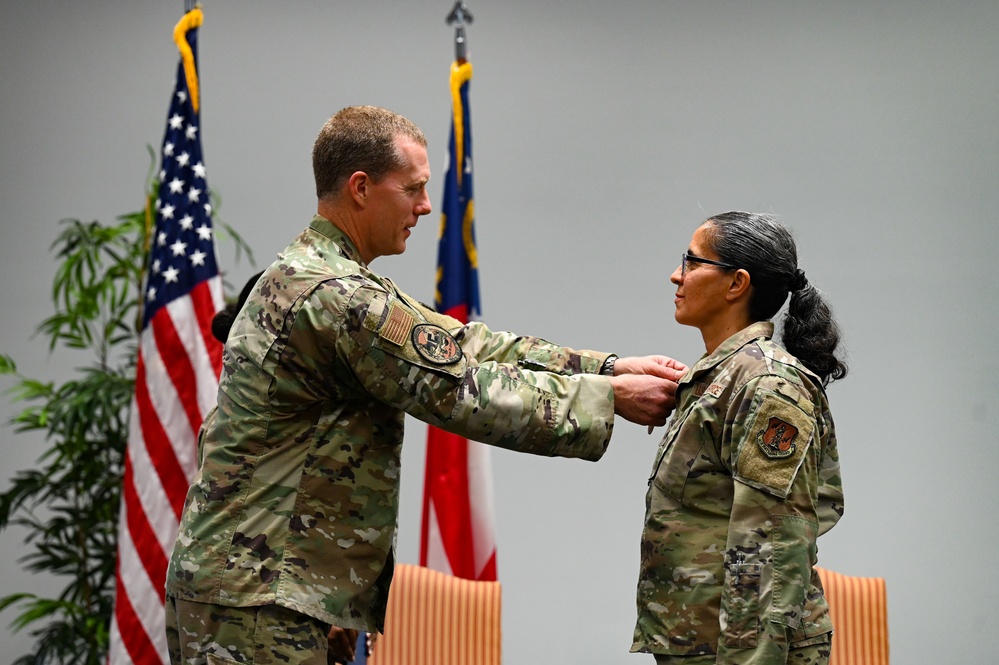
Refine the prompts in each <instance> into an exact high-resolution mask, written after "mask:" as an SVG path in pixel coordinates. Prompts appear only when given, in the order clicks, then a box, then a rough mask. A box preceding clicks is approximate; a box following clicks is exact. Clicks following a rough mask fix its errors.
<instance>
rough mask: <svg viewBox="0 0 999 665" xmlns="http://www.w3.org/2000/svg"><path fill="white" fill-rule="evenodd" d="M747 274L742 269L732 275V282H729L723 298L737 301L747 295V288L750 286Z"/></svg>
mask: <svg viewBox="0 0 999 665" xmlns="http://www.w3.org/2000/svg"><path fill="white" fill-rule="evenodd" d="M751 282H752V280H751V278H750V277H749V272H748V271H747V270H745V269H744V268H739V269H738V270H736V271H735V272H733V273H732V281H731V282H729V285H728V292H727V293H726V294H725V297H726V298H727V299H728V300H738V299H740V298H744V297H746V296H748V295H749V288H750V286H752V284H751Z"/></svg>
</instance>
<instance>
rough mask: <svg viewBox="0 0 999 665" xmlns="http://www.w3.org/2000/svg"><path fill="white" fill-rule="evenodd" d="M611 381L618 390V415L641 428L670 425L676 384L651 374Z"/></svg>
mask: <svg viewBox="0 0 999 665" xmlns="http://www.w3.org/2000/svg"><path fill="white" fill-rule="evenodd" d="M618 362H620V361H618ZM615 369H616V368H615ZM610 381H611V386H612V387H613V388H614V413H616V414H618V415H619V416H621V417H623V418H626V419H627V420H630V421H631V422H633V423H637V424H639V425H648V426H650V427H658V426H660V425H665V424H666V419H667V418H669V414H670V413H672V412H673V407H674V406H676V399H675V397H674V395H675V394H676V382H675V381H671V380H667V379H663V378H660V377H658V376H650V375H648V374H622V375H620V376H614V377H611V380H610Z"/></svg>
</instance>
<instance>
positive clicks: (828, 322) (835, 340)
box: [706, 212, 847, 385]
mask: <svg viewBox="0 0 999 665" xmlns="http://www.w3.org/2000/svg"><path fill="white" fill-rule="evenodd" d="M706 224H709V225H710V227H711V228H710V229H709V232H708V234H707V235H708V240H709V242H710V243H711V248H712V249H713V250H714V251H715V253H716V254H717V255H718V258H719V259H720V260H721V261H724V262H725V263H731V264H732V265H735V266H738V267H740V268H743V269H745V270H746V271H747V272H748V273H749V277H750V285H751V286H752V289H753V290H752V296H751V298H750V302H749V315H750V316H751V317H752V318H753V320H754V321H765V320H769V319H772V318H773V317H774V316H775V315H776V314H777V312H778V311H780V308H781V306H783V304H784V301H785V300H787V296H788V293H790V294H791V302H790V303H789V304H788V308H787V312H786V313H785V314H784V319H783V321H782V322H781V329H782V333H781V344H783V345H784V348H785V349H787V350H788V352H790V353H791V354H792V355H794V356H795V357H796V358H798V360H800V361H801V362H802V363H803V364H804V365H805V367H807V368H808V369H810V370H812V371H813V372H815V373H816V374H818V375H819V378H820V379H822V384H823V385H828V384H829V383H830V382H832V381H835V380H836V379H842V378H843V377H844V376H846V373H847V366H846V363H845V362H843V361H842V360H840V359H839V358H837V357H836V355H835V351H836V347H837V346H838V345H839V340H840V330H839V326H837V325H836V322H835V321H834V320H833V316H832V310H831V309H830V308H829V305H828V304H827V303H826V301H825V299H824V298H823V297H822V294H821V293H819V290H818V289H816V288H815V287H814V286H812V285H811V284H809V283H808V280H807V279H806V278H805V272H804V271H803V270H801V269H799V268H798V251H797V248H796V247H795V244H794V238H793V237H791V232H790V231H789V230H788V229H786V228H785V227H784V226H783V225H782V224H780V223H779V222H778V221H777V219H776V218H775V217H774V216H772V215H763V214H757V213H751V212H726V213H724V214H721V215H716V216H714V217H711V218H710V219H708V220H707V222H706Z"/></svg>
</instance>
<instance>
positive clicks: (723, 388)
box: [631, 322, 843, 664]
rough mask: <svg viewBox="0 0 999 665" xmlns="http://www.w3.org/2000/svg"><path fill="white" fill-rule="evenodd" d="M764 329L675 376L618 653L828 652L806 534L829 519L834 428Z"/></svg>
mask: <svg viewBox="0 0 999 665" xmlns="http://www.w3.org/2000/svg"><path fill="white" fill-rule="evenodd" d="M772 335H773V324H772V323H770V322H761V323H756V324H753V325H752V326H750V327H748V328H746V329H745V330H743V331H741V332H739V333H737V334H736V335H734V336H732V337H731V338H729V339H728V340H726V341H725V342H724V343H723V344H721V345H720V346H719V347H718V348H717V349H716V350H715V351H714V352H713V353H712V354H710V355H707V356H704V357H702V358H701V359H700V360H699V361H698V362H697V363H696V364H695V365H694V366H693V367H692V368H690V370H688V372H687V373H686V374H685V375H684V377H683V379H682V380H681V381H680V384H679V388H678V390H677V409H676V411H675V412H674V415H673V418H672V420H671V421H670V424H669V427H668V428H667V432H666V435H665V437H664V438H663V441H662V443H661V444H660V447H659V451H658V453H657V455H656V459H655V464H654V466H653V471H652V475H651V477H650V479H649V491H648V494H647V496H646V516H645V530H644V532H643V534H642V548H641V569H640V574H639V581H638V621H637V624H636V627H635V638H634V643H633V645H632V649H631V650H632V651H641V652H651V653H655V654H663V655H669V656H674V657H682V656H687V657H696V656H702V657H704V662H718V663H739V664H745V663H761V664H762V663H768V664H772V663H784V662H791V661H789V660H788V657H789V656H788V652H789V650H791V651H792V653H794V654H795V657H796V658H797V660H796V661H795V662H810V661H809V660H807V659H811V658H813V657H814V658H819V659H821V657H822V655H821V654H822V653H825V657H828V646H827V643H828V642H829V634H830V633H831V631H832V624H831V622H830V619H829V615H828V605H827V604H826V601H825V598H824V597H823V594H822V585H821V582H820V581H819V577H818V573H816V572H815V570H814V566H815V563H816V559H817V548H816V539H817V538H818V536H819V535H820V534H822V533H825V532H826V531H828V530H829V529H830V528H832V527H833V525H835V524H836V522H837V521H838V520H839V518H840V516H841V515H842V514H843V492H842V483H841V479H840V471H839V456H838V453H837V450H836V436H835V433H834V430H833V421H832V416H831V414H830V412H829V403H828V401H827V400H826V396H825V393H824V391H823V390H822V387H821V383H820V381H819V379H818V377H816V376H815V375H814V374H812V373H811V372H810V371H808V370H807V369H806V368H805V367H804V366H802V365H801V363H800V362H798V360H797V359H795V358H794V357H793V356H791V355H789V354H788V353H787V352H786V351H784V350H783V349H781V348H780V347H779V346H777V345H776V344H774V343H773V342H772V341H771V339H770V338H771V337H772ZM818 645H825V646H818ZM806 647H816V649H815V650H811V649H810V650H808V651H807V653H806V651H800V650H801V649H805V648H806ZM811 653H814V654H815V656H810V655H807V654H811ZM803 658H804V659H806V660H802V659H803ZM677 662H685V661H684V659H683V658H677ZM689 662H692V663H696V662H700V660H699V659H698V658H692V659H691V660H690V661H689ZM812 662H821V660H819V661H812Z"/></svg>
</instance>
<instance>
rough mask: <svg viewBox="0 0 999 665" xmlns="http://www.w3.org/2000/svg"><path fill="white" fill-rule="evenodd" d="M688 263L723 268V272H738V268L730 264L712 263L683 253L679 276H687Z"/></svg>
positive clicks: (709, 260)
mask: <svg viewBox="0 0 999 665" xmlns="http://www.w3.org/2000/svg"><path fill="white" fill-rule="evenodd" d="M688 263H706V264H708V265H711V266H718V267H719V268H724V269H725V270H738V267H736V266H734V265H732V264H731V263H722V262H721V261H712V260H711V259H705V258H702V257H700V256H694V255H693V254H688V253H687V252H684V253H683V254H681V255H680V276H681V277H683V276H684V275H686V274H687V264H688Z"/></svg>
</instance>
